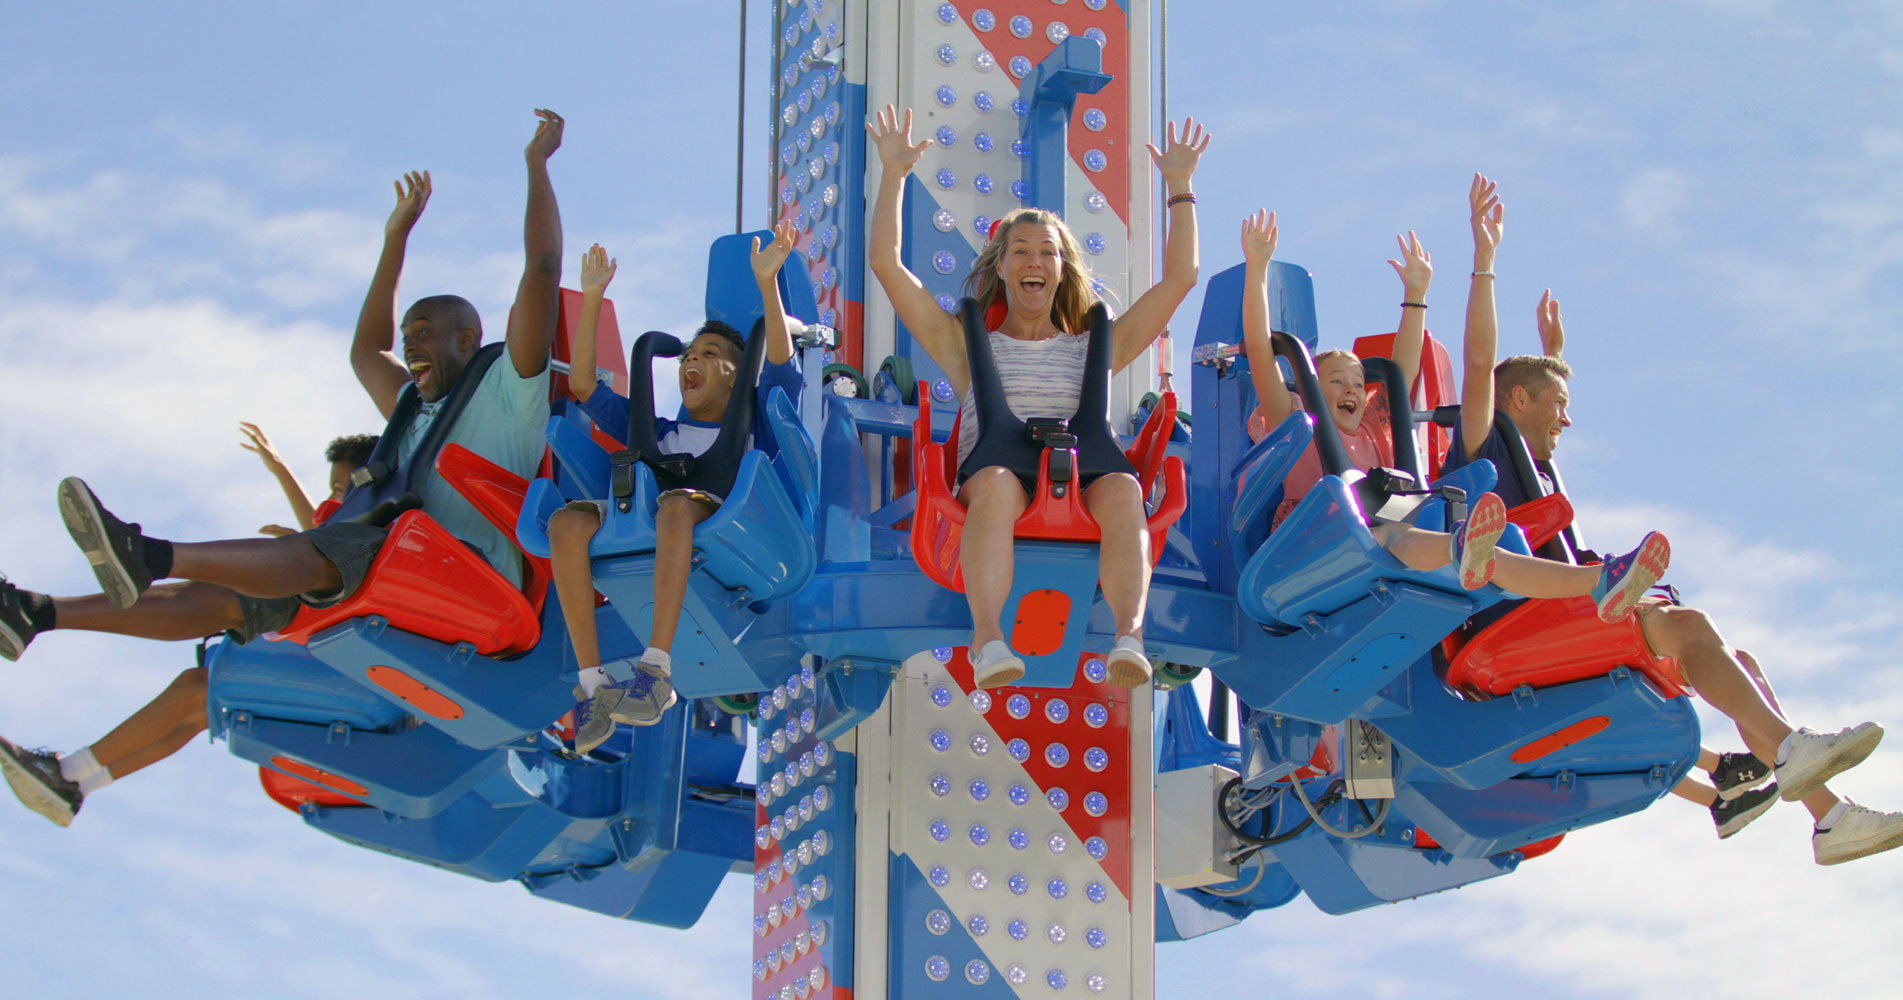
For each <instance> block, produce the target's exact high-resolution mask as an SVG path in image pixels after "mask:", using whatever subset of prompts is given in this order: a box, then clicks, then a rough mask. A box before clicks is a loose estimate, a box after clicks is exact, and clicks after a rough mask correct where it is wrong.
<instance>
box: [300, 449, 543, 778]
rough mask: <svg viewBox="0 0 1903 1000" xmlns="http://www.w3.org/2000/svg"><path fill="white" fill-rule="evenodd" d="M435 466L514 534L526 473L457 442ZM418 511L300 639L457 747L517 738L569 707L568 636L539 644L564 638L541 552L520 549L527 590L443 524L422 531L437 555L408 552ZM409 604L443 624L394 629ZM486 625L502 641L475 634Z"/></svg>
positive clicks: (401, 522) (406, 517) (490, 517)
mask: <svg viewBox="0 0 1903 1000" xmlns="http://www.w3.org/2000/svg"><path fill="white" fill-rule="evenodd" d="M544 464H545V466H546V465H547V460H546V459H545V462H544ZM437 472H438V474H439V475H441V476H442V478H443V479H444V481H445V482H447V483H449V484H450V485H451V486H452V487H453V488H455V489H456V490H457V492H459V493H460V494H462V495H463V496H464V498H465V499H468V500H469V501H470V502H471V503H472V505H474V506H475V508H476V509H477V511H478V512H480V513H482V514H483V515H484V516H485V517H486V518H487V519H488V520H489V521H490V522H491V523H492V524H494V525H495V526H496V527H497V528H498V530H503V531H505V532H506V533H507V534H509V535H513V534H514V531H515V524H516V521H517V520H518V518H519V515H520V507H521V504H522V503H523V498H524V495H525V494H526V492H527V483H526V481H525V480H523V479H522V477H520V476H517V475H514V474H513V473H510V472H508V471H507V470H505V469H502V468H500V467H498V466H496V465H495V464H494V463H491V462H489V461H487V460H485V459H483V458H481V457H480V456H478V455H476V454H474V453H473V452H470V451H469V450H467V449H465V448H463V447H461V446H460V445H454V444H452V445H448V446H446V447H445V448H444V449H443V450H442V452H441V454H440V455H439V456H438V458H437ZM423 517H424V515H423V514H421V513H419V512H412V513H409V514H405V515H403V518H401V519H399V520H398V522H397V524H398V528H399V530H400V531H402V532H407V533H404V534H395V533H393V535H392V542H391V543H388V544H386V545H385V547H384V549H385V551H384V552H383V553H380V554H379V556H378V562H377V565H376V567H375V568H373V571H372V577H371V579H369V580H366V583H365V586H364V587H363V588H362V589H361V594H362V600H360V601H358V602H357V606H355V607H353V608H351V609H349V610H348V611H346V612H343V613H340V614H338V615H336V616H334V617H339V618H342V619H343V620H342V621H341V622H339V623H337V624H334V625H331V626H329V627H327V628H324V629H323V630H321V631H318V632H317V633H316V634H314V635H311V636H310V637H309V639H308V641H307V644H308V646H309V648H310V650H311V653H312V654H313V655H314V656H316V657H317V658H318V659H319V660H322V661H324V662H325V663H328V664H330V665H331V666H332V667H333V668H334V669H336V670H337V671H338V672H339V673H341V674H344V675H345V676H348V677H351V678H353V679H354V678H359V677H361V678H363V679H365V680H367V681H368V682H369V683H370V686H371V688H372V690H375V691H378V692H379V693H382V694H383V695H384V696H385V697H387V698H390V699H392V700H393V701H394V702H396V703H398V704H401V705H403V706H404V707H406V708H407V709H409V710H410V711H411V712H412V713H414V714H415V715H416V716H417V717H418V718H419V719H420V720H421V721H422V722H423V723H425V724H427V725H429V726H431V727H432V728H435V729H438V730H441V731H442V732H444V733H446V734H448V735H449V736H450V737H451V738H453V739H454V740H456V741H457V742H459V743H462V744H464V745H466V746H470V747H476V748H488V747H498V746H505V745H508V744H512V743H515V742H517V741H520V740H522V739H523V738H525V737H528V736H530V735H532V734H534V733H536V732H538V731H540V730H541V729H542V728H544V727H546V726H547V725H548V724H549V723H550V722H552V721H554V720H555V719H557V718H559V717H560V716H561V715H562V714H563V713H565V712H567V711H568V710H569V708H570V707H571V706H572V705H573V695H572V693H571V692H572V688H573V684H574V674H573V669H572V666H571V663H572V661H571V659H570V658H569V656H568V654H567V644H566V643H565V642H562V641H560V640H559V638H556V641H549V642H543V641H541V639H542V637H543V636H544V635H547V636H550V637H560V636H562V635H564V634H565V633H564V632H563V630H562V627H561V620H560V615H559V610H558V608H557V607H556V606H555V605H554V603H553V602H549V601H546V600H545V599H544V598H545V597H546V596H547V593H548V590H549V588H548V586H547V584H548V567H547V563H546V560H543V559H538V558H535V557H534V556H533V554H526V553H525V555H528V558H527V559H526V560H525V562H526V564H527V566H526V569H525V572H524V590H525V591H526V593H524V592H519V591H518V590H517V589H516V588H515V587H514V585H512V584H509V583H508V582H507V581H506V580H504V579H503V578H502V577H501V575H500V574H498V573H496V572H495V570H494V568H493V567H491V566H489V564H488V563H487V562H486V561H484V560H483V559H482V558H481V557H479V556H477V555H475V554H474V553H473V552H472V551H471V550H470V549H469V548H468V547H467V546H464V545H462V544H461V543H459V542H457V541H456V540H455V539H454V538H452V537H450V536H448V535H447V533H445V532H442V531H441V529H440V528H437V529H435V532H434V533H433V534H423V535H421V536H419V537H420V539H421V541H422V543H424V544H427V545H428V546H430V548H429V549H427V550H425V551H424V554H425V555H428V553H429V552H432V551H433V552H435V553H439V554H440V555H441V556H442V557H443V560H442V561H438V560H434V559H413V558H412V554H411V549H412V546H411V545H410V544H409V543H408V542H407V541H405V539H407V538H409V537H410V535H413V534H415V533H416V532H415V531H414V530H413V529H414V528H415V527H433V524H430V523H429V522H424V523H423V524H422V525H416V524H414V523H413V522H410V521H409V519H413V518H417V519H420V518H423ZM405 525H410V527H408V528H406V527H404V526H405ZM412 562H414V563H415V566H413V567H411V566H410V565H409V564H410V563H412ZM399 567H408V568H407V569H405V571H404V572H405V575H403V576H400V577H398V576H393V575H392V574H394V573H395V572H396V571H397V569H398V568H399ZM483 595H487V596H483ZM417 609H423V610H438V609H440V610H439V611H438V613H437V615H436V618H438V619H440V621H425V622H423V623H422V624H418V625H414V626H413V628H414V629H415V630H414V631H413V630H411V629H404V628H400V627H397V624H396V623H397V621H399V620H401V619H399V618H398V616H399V615H400V614H402V613H405V612H408V613H409V614H410V615H412V617H414V615H415V614H416V612H417ZM485 609H493V611H485ZM492 632H493V633H495V634H496V635H497V636H498V638H483V637H486V636H488V635H490V634H491V633H492ZM505 637H506V638H505Z"/></svg>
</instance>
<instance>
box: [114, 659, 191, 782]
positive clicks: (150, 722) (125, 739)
mask: <svg viewBox="0 0 1903 1000" xmlns="http://www.w3.org/2000/svg"><path fill="white" fill-rule="evenodd" d="M204 731H205V668H204V667H193V668H192V669H190V670H187V671H185V672H184V673H182V674H179V675H178V677H176V678H175V679H173V681H172V683H171V684H169V685H167V686H166V688H165V690H164V691H162V692H160V694H159V696H158V697H157V698H154V699H152V701H151V702H150V703H149V704H147V705H146V706H145V707H144V708H141V709H139V710H138V711H137V712H134V713H132V717H131V718H128V719H127V720H126V721H124V722H121V723H119V725H118V726H117V727H115V728H114V729H113V731H112V732H110V733H107V734H106V735H105V736H104V737H102V738H101V739H100V740H99V742H97V743H94V744H93V745H92V752H93V759H94V760H97V761H98V762H99V765H100V766H101V767H103V768H105V769H106V770H107V771H109V772H111V774H112V776H113V778H115V779H117V778H123V777H125V776H126V775H128V774H131V773H133V772H134V771H138V770H141V769H143V768H145V767H146V766H148V765H151V764H155V763H157V762H159V761H161V760H164V759H165V758H167V757H170V756H171V755H173V754H175V753H177V752H178V751H179V748H180V747H183V746H184V745H185V744H186V743H188V742H190V741H191V739H192V738H193V737H195V736H197V735H198V734H199V733H202V732H204Z"/></svg>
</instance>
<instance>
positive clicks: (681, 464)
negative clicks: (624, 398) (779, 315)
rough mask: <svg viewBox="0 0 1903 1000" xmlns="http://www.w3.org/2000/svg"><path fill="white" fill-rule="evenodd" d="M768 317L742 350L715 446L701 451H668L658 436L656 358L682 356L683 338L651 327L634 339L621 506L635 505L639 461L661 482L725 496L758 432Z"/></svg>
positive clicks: (618, 467)
mask: <svg viewBox="0 0 1903 1000" xmlns="http://www.w3.org/2000/svg"><path fill="white" fill-rule="evenodd" d="M765 330H766V320H764V319H760V320H757V321H755V322H754V324H753V331H752V332H751V333H750V334H748V336H747V346H746V350H745V351H743V352H742V353H741V357H740V371H739V372H738V373H737V374H736V375H735V377H734V381H733V392H732V393H731V394H729V395H728V397H727V411H726V413H725V414H723V415H722V416H721V419H720V434H719V436H718V437H716V438H715V439H714V444H713V447H711V448H708V449H707V450H706V451H704V452H702V453H701V454H699V455H682V454H673V453H663V452H662V451H661V445H660V439H659V437H658V436H657V435H656V434H655V422H654V359H655V358H656V357H663V358H673V357H679V356H680V353H681V352H682V351H683V350H685V349H686V345H684V344H682V343H681V340H680V338H679V337H676V336H674V335H672V334H667V333H662V332H660V331H658V330H649V331H648V332H647V333H644V334H642V335H641V337H640V339H638V340H636V341H635V342H634V350H633V352H632V353H631V356H630V358H629V361H628V375H629V378H628V447H627V449H626V450H624V451H618V452H615V454H614V456H613V461H614V480H613V492H614V498H615V506H616V507H617V508H618V509H619V510H621V511H622V512H623V513H625V512H626V511H627V510H628V508H629V506H630V505H631V504H632V503H633V496H634V463H635V462H637V461H640V462H645V463H647V466H648V468H649V469H650V470H652V471H653V473H654V482H655V485H657V486H659V487H660V488H661V491H662V492H666V491H668V490H681V489H688V490H699V491H701V492H704V493H711V494H713V495H715V496H721V497H724V496H726V495H727V494H728V493H730V492H732V490H733V481H734V478H735V477H736V476H738V475H739V474H740V460H741V458H743V457H745V456H746V453H747V435H748V434H749V433H750V432H751V431H752V430H753V410H754V406H755V397H757V396H758V395H759V385H760V366H761V364H762V363H763V362H764V361H765V358H766V348H765V344H766V336H765Z"/></svg>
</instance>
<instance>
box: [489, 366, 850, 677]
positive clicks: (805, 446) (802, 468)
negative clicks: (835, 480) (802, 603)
mask: <svg viewBox="0 0 1903 1000" xmlns="http://www.w3.org/2000/svg"><path fill="white" fill-rule="evenodd" d="M638 374H639V373H637V375H638ZM765 416H766V423H767V424H768V426H769V427H770V428H771V431H772V433H773V435H774V440H775V441H776V442H777V443H778V444H779V455H778V456H776V457H775V458H773V459H772V460H768V459H767V457H766V455H765V454H764V453H762V452H759V451H749V452H747V453H746V454H745V455H744V456H743V457H742V458H741V460H740V465H739V470H738V472H737V473H736V474H735V476H734V480H733V488H732V489H731V490H730V491H729V492H728V494H727V496H726V499H725V502H723V503H722V504H721V505H720V508H719V509H718V510H716V511H715V512H714V513H713V514H712V515H710V516H709V517H708V518H707V520H705V521H702V522H701V523H700V524H699V525H697V526H695V528H694V550H695V555H694V572H693V574H692V575H691V576H690V577H689V582H688V588H687V594H686V599H685V601H684V602H683V604H682V608H681V620H682V626H683V627H682V628H681V629H680V631H679V632H677V633H676V636H675V644H674V649H673V651H672V652H673V658H674V661H675V663H676V664H677V665H678V666H677V669H676V670H675V676H674V685H675V689H676V690H678V691H679V692H680V693H681V694H682V695H683V696H686V697H706V696H710V695H717V694H737V693H742V692H747V691H760V690H765V689H768V688H771V687H772V686H773V685H775V684H778V683H779V682H781V681H783V680H784V679H785V678H786V675H787V674H788V673H790V672H791V671H792V670H795V669H797V668H798V663H797V658H796V657H795V658H794V660H792V661H791V662H787V661H785V658H783V657H781V658H768V659H758V660H753V661H750V660H749V658H748V657H746V656H743V655H742V653H741V652H740V650H738V649H736V647H735V639H736V637H739V636H742V635H744V634H748V633H749V632H750V631H751V630H752V628H753V627H754V626H755V625H757V624H759V623H760V621H761V620H762V618H763V617H764V616H766V615H768V614H769V613H770V611H771V610H772V609H769V608H767V607H764V605H767V604H770V603H772V602H778V601H781V600H782V599H783V598H786V597H789V596H791V595H792V594H793V593H794V592H796V591H798V590H799V589H800V588H801V587H803V586H805V585H806V583H807V581H809V580H811V579H812V575H813V571H814V569H815V568H816V567H817V565H818V557H817V555H816V554H815V552H814V549H813V537H812V529H811V524H812V521H811V517H812V510H813V506H814V503H815V499H814V498H815V496H816V492H817V487H818V462H817V459H816V458H815V457H814V453H813V445H812V439H811V438H810V437H808V436H807V434H806V431H805V429H804V428H803V427H802V426H800V422H799V420H798V418H797V415H796V414H795V413H794V410H793V405H792V402H791V400H789V399H787V397H786V394H785V393H784V392H781V391H779V390H778V389H775V390H774V391H773V392H772V393H770V394H769V397H768V404H767V409H766V414H765ZM549 445H550V448H551V449H552V450H553V451H554V453H555V456H556V460H557V461H558V462H559V463H560V464H561V466H562V468H563V469H564V470H565V471H568V472H569V474H570V476H571V479H572V480H573V482H575V483H576V484H577V485H578V486H579V487H580V488H582V489H590V488H593V484H601V483H606V482H608V481H609V479H610V476H609V471H610V469H611V466H610V463H609V456H608V453H607V451H606V450H605V449H603V448H602V447H601V446H600V444H598V443H597V442H596V441H595V440H594V439H593V438H592V437H591V436H589V435H588V434H586V433H585V432H581V431H579V429H578V428H576V427H575V426H574V425H572V424H570V423H568V422H567V421H565V420H561V419H556V420H551V421H550V424H549ZM631 471H632V476H633V491H632V495H631V497H630V500H629V505H628V509H627V510H626V511H623V510H621V509H620V508H619V505H618V504H613V503H609V504H605V505H604V506H605V507H606V508H607V512H606V514H605V515H604V517H603V519H602V524H601V528H600V530H599V531H597V532H596V533H595V537H594V539H593V540H592V541H591V542H590V544H589V548H588V554H589V558H590V559H591V560H593V561H594V564H595V565H594V577H595V581H594V582H595V588H596V589H597V590H598V591H600V592H601V593H602V595H603V596H605V597H607V598H608V601H609V605H610V607H612V608H613V609H614V611H615V613H616V614H617V615H619V617H620V618H621V620H622V622H623V624H624V625H625V626H626V628H627V629H628V630H630V631H631V632H632V633H633V635H634V636H635V637H637V640H638V642H645V638H646V636H647V633H648V629H649V627H650V624H651V622H652V617H653V612H652V610H651V609H652V605H653V599H654V598H653V589H654V588H653V566H654V545H655V524H654V514H655V510H656V501H657V497H658V495H659V492H660V490H659V487H658V485H657V484H656V482H655V478H654V474H653V473H652V472H651V471H650V470H649V469H648V467H647V466H646V465H645V464H643V463H636V464H635V465H634V466H633V467H632V469H631ZM606 495H607V493H606V492H605V491H604V492H603V493H602V494H598V495H597V498H599V497H605V496H606ZM568 499H569V498H568V497H565V496H564V495H563V493H562V490H561V489H560V488H559V487H557V486H556V484H555V483H554V482H552V481H550V480H547V479H538V480H536V481H535V482H534V483H531V484H530V486H529V495H528V499H527V500H526V501H525V502H524V504H523V507H522V514H521V517H520V519H519V520H518V521H517V523H516V526H515V531H516V539H517V541H518V542H520V544H521V545H522V547H523V549H524V550H525V551H527V552H529V553H531V554H533V555H538V556H544V557H546V556H547V555H548V552H549V542H548V519H549V517H550V516H551V515H553V514H554V513H555V511H557V510H559V509H561V507H562V506H563V505H564V504H565V503H566V502H567V500H568ZM603 648H604V649H606V648H610V647H608V646H607V645H604V646H603ZM633 650H634V651H635V652H638V651H639V644H637V645H635V646H634V647H633ZM630 655H632V653H631V654H630Z"/></svg>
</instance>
